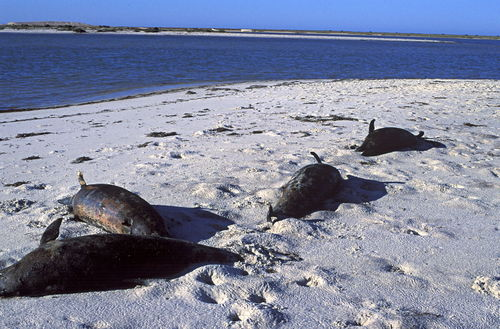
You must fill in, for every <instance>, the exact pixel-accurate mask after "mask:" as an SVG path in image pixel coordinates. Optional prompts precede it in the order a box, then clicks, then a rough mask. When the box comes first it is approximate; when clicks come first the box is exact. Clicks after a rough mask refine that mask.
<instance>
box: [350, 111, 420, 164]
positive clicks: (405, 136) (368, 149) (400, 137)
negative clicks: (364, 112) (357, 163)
mask: <svg viewBox="0 0 500 329" xmlns="http://www.w3.org/2000/svg"><path fill="white" fill-rule="evenodd" d="M423 135H424V132H423V131H420V132H419V133H418V135H416V136H415V135H413V134H412V133H410V132H409V131H407V130H404V129H401V128H395V127H387V128H380V129H375V119H373V120H372V121H371V122H370V128H369V130H368V136H366V138H365V140H364V142H363V144H361V146H360V147H358V148H357V149H356V151H357V152H363V153H361V155H364V156H373V155H381V154H385V153H389V152H393V151H398V150H402V149H407V148H409V149H414V148H415V147H416V146H417V143H418V142H419V140H421V139H422V136H423Z"/></svg>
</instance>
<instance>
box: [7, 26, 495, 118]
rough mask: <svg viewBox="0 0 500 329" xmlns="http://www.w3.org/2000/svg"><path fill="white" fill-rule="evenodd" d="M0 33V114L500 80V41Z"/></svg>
mask: <svg viewBox="0 0 500 329" xmlns="http://www.w3.org/2000/svg"><path fill="white" fill-rule="evenodd" d="M441 41H446V42H411V41H409V42H406V41H405V42H403V41H381V40H338V39H337V40H326V39H299V38H255V37H247V38H246V37H215V36H210V37H205V36H161V35H109V34H106V35H104V34H30V33H26V34H24V33H0V110H9V109H10V110H12V109H29V108H43V107H50V106H58V105H64V104H75V103H81V102H88V101H94V100H102V99H109V98H113V97H119V96H127V95H134V94H138V93H143V92H150V91H158V90H163V89H169V88H175V87H179V86H186V85H198V84H212V83H222V82H239V81H257V80H285V79H323V78H333V79H389V78H391V79H392V78H437V79H447V78H451V79H500V41H498V40H463V39H446V40H441Z"/></svg>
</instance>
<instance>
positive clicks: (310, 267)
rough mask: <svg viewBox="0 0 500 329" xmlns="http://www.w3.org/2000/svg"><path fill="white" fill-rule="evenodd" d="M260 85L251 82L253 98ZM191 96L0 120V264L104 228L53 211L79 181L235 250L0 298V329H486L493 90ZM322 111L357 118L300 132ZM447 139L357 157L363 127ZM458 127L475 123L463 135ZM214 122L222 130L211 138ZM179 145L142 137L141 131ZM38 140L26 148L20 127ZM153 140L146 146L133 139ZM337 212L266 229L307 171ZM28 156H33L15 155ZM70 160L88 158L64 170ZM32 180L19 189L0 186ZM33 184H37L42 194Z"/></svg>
mask: <svg viewBox="0 0 500 329" xmlns="http://www.w3.org/2000/svg"><path fill="white" fill-rule="evenodd" d="M252 85H261V86H262V85H264V86H265V87H264V88H249V87H250V86H252ZM225 88H227V89H224V88H222V89H220V88H219V89H213V87H197V88H192V89H190V90H191V91H193V92H195V94H191V93H189V94H188V93H187V92H186V90H182V91H177V92H172V93H165V94H160V95H154V96H149V97H142V98H135V99H129V100H121V101H113V102H104V103H98V104H92V105H81V106H73V107H68V108H61V109H51V110H40V111H31V112H25V113H0V138H2V139H6V140H3V141H1V142H0V168H1V176H0V184H2V190H1V192H0V234H1V236H2V239H0V268H3V267H5V266H8V265H10V264H13V263H14V262H16V261H17V260H19V259H20V258H21V257H22V256H23V255H25V254H26V253H27V252H29V251H31V250H33V249H34V248H36V246H37V245H38V240H39V238H40V236H41V234H42V232H43V231H44V229H45V227H46V226H47V225H48V224H49V223H50V222H52V221H53V220H54V219H56V218H58V217H60V216H63V217H64V218H66V220H65V221H64V222H63V225H62V231H61V237H60V238H62V239H64V238H65V237H69V236H79V235H85V234H92V233H98V232H101V231H100V230H99V229H97V228H94V227H91V226H89V225H86V224H84V223H80V222H75V221H72V220H71V218H72V216H71V215H70V214H68V213H67V208H66V207H65V206H63V205H61V204H59V203H58V201H57V200H60V199H64V198H67V197H70V196H72V195H73V194H74V193H76V191H77V190H78V188H79V186H78V182H77V179H76V171H77V170H82V171H83V172H84V174H85V178H86V180H87V182H88V183H111V184H115V185H119V186H122V187H125V188H127V189H129V190H130V191H133V192H136V193H138V194H139V195H141V196H142V197H143V198H144V199H146V200H147V201H149V202H150V203H151V204H153V205H155V206H156V207H157V209H158V210H159V211H160V212H161V213H162V214H163V215H164V216H165V217H167V216H170V217H175V218H176V220H177V224H176V230H175V231H174V232H173V233H174V235H175V237H177V238H183V239H187V240H190V241H195V242H199V243H202V244H206V245H211V246H216V247H222V248H228V249H230V250H233V251H235V252H238V253H240V254H241V255H242V256H243V257H244V259H245V262H242V263H236V264H235V266H234V267H233V266H221V265H207V266H203V267H199V268H197V269H195V270H194V271H192V272H190V273H188V274H186V275H184V276H182V277H179V278H177V279H173V280H171V281H168V280H162V279H158V280H150V281H148V282H147V283H146V285H145V286H138V287H136V288H134V289H129V290H119V291H108V292H95V293H81V294H72V295H54V296H46V297H39V298H27V297H17V298H9V299H0V327H2V328H225V327H230V328H275V327H282V328H350V327H352V328H358V327H361V328H496V327H498V326H499V325H500V320H499V316H500V311H499V306H500V302H499V298H500V283H499V276H500V270H499V259H498V255H499V251H500V250H499V243H498V241H499V239H498V237H499V232H498V231H499V228H500V227H499V222H498V218H499V216H498V213H499V207H498V204H499V192H498V191H499V190H498V188H499V178H498V176H499V175H500V163H499V160H498V159H499V158H498V157H499V155H500V141H499V139H498V136H499V134H500V132H499V129H500V121H499V107H500V82H499V81H491V80H481V81H473V80H469V81H464V80H439V81H437V80H369V81H359V80H351V81H303V82H291V83H283V82H272V81H270V82H258V83H243V84H234V85H228V86H225ZM332 114H335V115H340V116H345V117H352V118H357V119H359V121H345V120H344V121H323V122H304V121H299V120H296V119H294V118H293V117H297V116H301V117H304V116H306V115H310V116H313V117H316V119H317V118H318V117H323V118H324V117H328V116H330V115H332ZM372 118H376V119H377V121H376V127H379V128H380V127H383V126H398V127H402V128H406V129H408V130H410V131H412V132H414V133H417V132H418V131H419V130H423V131H425V136H427V137H432V138H434V140H436V141H439V142H441V143H443V144H445V145H446V148H432V149H429V150H426V151H408V152H394V153H389V154H385V155H381V156H377V157H370V158H365V157H362V156H361V155H360V154H359V153H356V152H354V151H353V150H352V149H350V148H349V147H350V146H352V145H355V144H356V145H360V143H361V142H362V140H363V139H364V137H365V136H366V134H367V131H368V122H369V121H370V120H371V119H372ZM464 123H468V124H473V125H477V126H471V125H464ZM215 128H227V129H230V130H227V131H219V132H217V131H215V130H213V129H215ZM160 131H161V132H177V133H178V135H176V136H170V137H163V138H152V137H146V135H147V134H148V133H151V132H160ZM33 132H37V133H38V132H50V133H51V134H46V135H38V136H32V137H26V138H16V135H17V134H19V133H33ZM147 142H150V143H149V144H147V145H146V146H145V147H138V145H140V144H144V143H147ZM310 151H315V152H317V153H318V154H319V155H320V156H321V157H322V158H323V159H324V162H326V163H329V164H331V165H333V166H335V167H336V168H338V169H339V171H340V172H341V174H342V176H343V178H344V179H346V180H347V184H346V188H345V190H343V191H341V192H340V193H341V195H342V198H343V200H344V202H342V203H340V204H335V203H334V202H330V205H329V208H330V210H323V211H318V212H315V213H312V214H310V215H308V216H306V217H305V218H302V219H294V218H289V219H286V220H283V221H280V222H277V223H276V224H274V225H273V226H271V225H269V224H267V223H266V212H267V206H268V204H269V203H274V202H275V200H276V198H277V196H278V188H279V187H280V186H281V185H283V184H284V183H285V182H286V181H287V180H288V179H289V178H290V177H291V175H292V174H293V173H294V172H295V171H296V170H298V169H299V168H301V167H302V166H305V165H307V164H310V163H313V162H314V159H313V158H312V157H311V156H310V155H309V152H310ZM30 156H38V157H40V159H35V160H23V159H25V158H28V157H30ZM81 156H88V157H90V158H92V159H93V160H92V161H88V162H83V163H80V164H71V162H72V161H73V160H75V159H76V158H78V157H81ZM20 181H28V182H29V183H26V184H24V185H21V186H18V187H13V186H10V187H4V186H3V184H12V183H15V182H20ZM41 184H43V185H41Z"/></svg>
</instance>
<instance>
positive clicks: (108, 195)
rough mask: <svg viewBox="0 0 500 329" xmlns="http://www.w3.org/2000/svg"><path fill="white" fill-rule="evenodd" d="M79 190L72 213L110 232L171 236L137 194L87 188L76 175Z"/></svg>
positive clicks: (113, 188)
mask: <svg viewBox="0 0 500 329" xmlns="http://www.w3.org/2000/svg"><path fill="white" fill-rule="evenodd" d="M78 181H79V183H80V186H81V188H80V191H78V193H76V194H75V196H73V198H72V200H71V206H72V208H73V214H74V215H75V216H76V217H77V218H78V219H80V220H82V221H84V222H86V223H89V224H91V225H95V226H98V227H100V228H102V229H104V230H106V231H108V232H111V233H122V234H138V235H159V236H170V234H169V232H168V230H167V228H166V227H165V221H164V220H163V218H162V217H161V216H160V214H158V212H156V210H155V209H154V208H153V207H152V206H151V205H150V204H149V203H148V202H146V201H145V200H144V199H142V198H141V197H139V196H138V195H137V194H134V193H132V192H129V191H127V190H126V189H124V188H122V187H118V186H115V185H109V184H92V185H87V183H86V182H85V180H84V179H83V175H82V173H81V172H78Z"/></svg>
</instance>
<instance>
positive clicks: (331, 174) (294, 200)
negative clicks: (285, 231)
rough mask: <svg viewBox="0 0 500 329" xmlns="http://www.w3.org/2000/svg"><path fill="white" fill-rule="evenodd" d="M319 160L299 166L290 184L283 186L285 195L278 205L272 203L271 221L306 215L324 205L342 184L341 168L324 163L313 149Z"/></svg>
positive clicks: (269, 213) (282, 190) (282, 191)
mask: <svg viewBox="0 0 500 329" xmlns="http://www.w3.org/2000/svg"><path fill="white" fill-rule="evenodd" d="M311 154H312V155H313V156H314V157H315V158H316V161H317V162H318V163H315V164H310V165H307V166H305V167H303V168H301V169H299V170H298V171H297V172H296V173H295V174H294V175H293V177H292V178H291V179H290V181H289V182H288V183H286V184H285V185H283V186H282V187H281V196H280V198H279V199H278V202H277V203H276V205H275V206H274V207H272V206H269V212H268V214H267V220H268V221H270V222H275V221H277V220H281V219H284V218H287V217H296V218H299V217H303V216H305V215H307V214H309V213H311V212H313V211H315V210H319V208H320V207H321V206H322V205H323V202H324V201H325V200H326V199H328V198H331V197H332V196H333V195H334V194H335V192H336V191H337V189H338V188H339V186H340V183H341V181H342V177H341V176H340V173H339V171H338V170H337V169H336V168H334V167H332V166H330V165H327V164H324V163H322V162H321V160H320V158H319V156H318V155H317V154H316V153H314V152H311Z"/></svg>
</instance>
